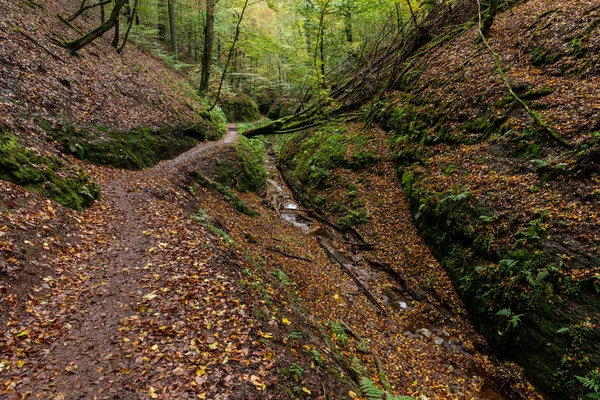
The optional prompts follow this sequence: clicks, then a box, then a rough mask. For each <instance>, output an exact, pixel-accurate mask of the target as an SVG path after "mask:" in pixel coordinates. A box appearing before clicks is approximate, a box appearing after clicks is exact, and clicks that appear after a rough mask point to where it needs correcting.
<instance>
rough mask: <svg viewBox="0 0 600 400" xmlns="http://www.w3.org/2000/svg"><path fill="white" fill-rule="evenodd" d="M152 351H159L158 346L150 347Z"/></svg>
mask: <svg viewBox="0 0 600 400" xmlns="http://www.w3.org/2000/svg"><path fill="white" fill-rule="evenodd" d="M150 350H152V351H156V350H158V345H157V344H155V345H154V346H152V347H150Z"/></svg>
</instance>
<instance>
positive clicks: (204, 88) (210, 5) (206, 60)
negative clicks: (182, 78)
mask: <svg viewBox="0 0 600 400" xmlns="http://www.w3.org/2000/svg"><path fill="white" fill-rule="evenodd" d="M214 33H215V0H206V25H205V26H204V54H202V77H201V79H200V93H206V92H208V81H209V79H210V66H211V61H212V51H213V40H214Z"/></svg>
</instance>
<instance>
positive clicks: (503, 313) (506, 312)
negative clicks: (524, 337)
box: [496, 308, 512, 317]
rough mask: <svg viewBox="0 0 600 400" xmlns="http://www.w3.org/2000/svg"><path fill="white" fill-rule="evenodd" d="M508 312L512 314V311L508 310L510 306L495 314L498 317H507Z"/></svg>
mask: <svg viewBox="0 0 600 400" xmlns="http://www.w3.org/2000/svg"><path fill="white" fill-rule="evenodd" d="M510 314H512V311H511V310H510V308H503V309H502V310H500V311H498V312H497V313H496V315H497V316H499V317H508V316H510Z"/></svg>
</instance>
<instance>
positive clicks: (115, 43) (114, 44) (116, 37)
mask: <svg viewBox="0 0 600 400" xmlns="http://www.w3.org/2000/svg"><path fill="white" fill-rule="evenodd" d="M127 1H129V0H127ZM120 16H121V13H119V14H118V15H117V22H116V23H115V34H114V36H113V40H112V43H111V44H112V47H114V48H115V49H116V48H118V47H119V34H120V33H119V25H120V24H119V21H120V18H119V17H120Z"/></svg>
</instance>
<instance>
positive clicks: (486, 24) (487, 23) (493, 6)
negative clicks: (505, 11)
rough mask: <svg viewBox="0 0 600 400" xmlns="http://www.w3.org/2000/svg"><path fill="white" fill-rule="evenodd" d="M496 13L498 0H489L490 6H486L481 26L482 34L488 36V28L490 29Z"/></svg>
mask: <svg viewBox="0 0 600 400" xmlns="http://www.w3.org/2000/svg"><path fill="white" fill-rule="evenodd" d="M496 14H498V0H490V6H489V8H488V12H487V15H486V17H485V19H484V20H483V27H482V28H481V33H483V36H485V37H488V36H489V35H490V30H491V29H492V24H493V23H494V18H496Z"/></svg>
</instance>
